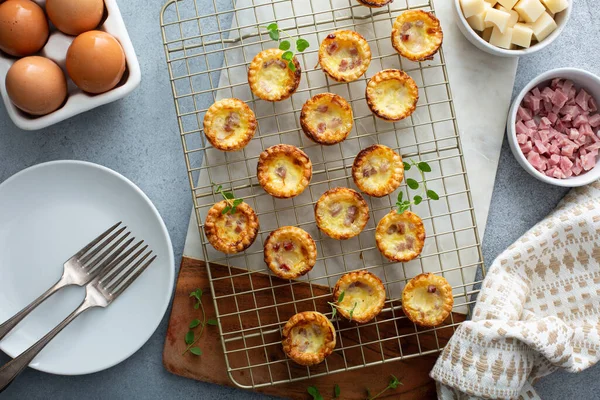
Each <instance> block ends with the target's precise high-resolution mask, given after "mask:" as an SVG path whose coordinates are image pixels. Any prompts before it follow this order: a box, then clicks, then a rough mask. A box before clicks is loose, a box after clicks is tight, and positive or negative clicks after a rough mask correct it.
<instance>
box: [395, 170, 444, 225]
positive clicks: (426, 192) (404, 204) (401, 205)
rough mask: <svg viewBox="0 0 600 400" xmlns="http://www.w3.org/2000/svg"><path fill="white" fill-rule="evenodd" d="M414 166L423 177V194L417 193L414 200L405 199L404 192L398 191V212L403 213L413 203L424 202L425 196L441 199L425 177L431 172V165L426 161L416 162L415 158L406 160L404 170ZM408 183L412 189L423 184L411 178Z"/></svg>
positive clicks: (416, 204)
mask: <svg viewBox="0 0 600 400" xmlns="http://www.w3.org/2000/svg"><path fill="white" fill-rule="evenodd" d="M412 167H417V170H418V171H419V174H421V179H422V181H423V184H422V186H423V194H422V195H417V196H414V197H413V200H412V201H410V200H404V192H402V191H401V192H400V193H398V200H397V201H396V207H398V214H402V213H403V212H404V211H406V210H408V209H409V208H410V207H411V206H412V205H415V206H418V205H419V204H421V203H422V202H423V199H424V198H428V199H430V200H439V199H440V196H439V195H438V194H437V193H436V192H435V191H433V190H431V189H428V188H427V181H426V179H425V174H426V173H428V172H431V166H430V165H429V164H427V163H426V162H425V161H420V162H416V161H414V160H410V163H407V162H404V170H405V171H408V170H410V169H411V168H412ZM406 185H407V186H408V187H409V188H410V189H412V190H418V189H419V188H420V187H421V185H419V182H417V181H416V180H415V179H412V178H409V179H407V180H406Z"/></svg>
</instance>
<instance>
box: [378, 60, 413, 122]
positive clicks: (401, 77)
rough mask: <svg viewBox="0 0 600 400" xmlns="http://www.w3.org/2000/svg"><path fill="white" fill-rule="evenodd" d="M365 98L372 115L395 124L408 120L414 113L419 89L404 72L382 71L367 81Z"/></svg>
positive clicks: (394, 70)
mask: <svg viewBox="0 0 600 400" xmlns="http://www.w3.org/2000/svg"><path fill="white" fill-rule="evenodd" d="M366 97H367V104H368V106H369V108H370V109H371V111H372V112H373V114H375V115H377V116H378V117H379V118H381V119H384V120H386V121H391V122H396V121H401V120H403V119H405V118H408V117H409V116H410V115H411V114H412V113H413V112H414V111H415V109H416V108H417V102H418V101H419V88H418V87H417V84H416V83H415V81H414V80H413V79H412V78H411V77H410V76H409V75H408V74H407V73H405V72H404V71H400V70H397V69H384V70H383V71H379V72H378V73H376V74H375V75H373V77H372V78H371V79H369V83H367V90H366Z"/></svg>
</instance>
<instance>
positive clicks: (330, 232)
mask: <svg viewBox="0 0 600 400" xmlns="http://www.w3.org/2000/svg"><path fill="white" fill-rule="evenodd" d="M315 219H316V221H317V226H318V227H319V229H321V230H322V231H323V232H324V233H325V234H326V235H327V236H329V237H332V238H334V239H338V240H346V239H350V238H352V237H354V236H356V235H358V234H359V233H361V232H362V230H363V229H365V226H366V225H367V222H368V221H369V206H368V205H367V202H366V201H365V199H363V197H362V196H361V195H360V193H358V192H357V191H355V190H352V189H348V188H344V187H338V188H333V189H330V190H328V191H326V192H325V193H323V195H322V196H321V197H320V198H319V200H318V201H317V204H316V205H315Z"/></svg>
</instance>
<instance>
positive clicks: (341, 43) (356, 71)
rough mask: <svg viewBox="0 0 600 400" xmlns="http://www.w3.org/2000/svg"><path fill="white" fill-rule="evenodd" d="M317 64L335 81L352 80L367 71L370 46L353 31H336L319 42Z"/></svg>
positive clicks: (369, 62)
mask: <svg viewBox="0 0 600 400" xmlns="http://www.w3.org/2000/svg"><path fill="white" fill-rule="evenodd" d="M319 64H320V65H321V68H323V71H325V73H327V75H329V76H330V77H331V78H333V79H335V80H336V81H339V82H352V81H355V80H357V79H358V78H360V77H361V76H362V75H363V74H364V73H365V72H367V69H368V68H369V64H371V48H370V47H369V43H367V41H366V40H365V38H363V37H362V36H361V35H360V34H358V33H356V32H354V31H348V30H344V31H336V32H333V33H330V34H329V35H327V37H326V38H325V40H323V41H322V42H321V47H319Z"/></svg>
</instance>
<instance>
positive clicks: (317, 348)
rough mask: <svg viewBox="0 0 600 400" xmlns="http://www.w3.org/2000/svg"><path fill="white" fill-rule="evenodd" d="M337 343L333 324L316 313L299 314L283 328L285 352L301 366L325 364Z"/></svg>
mask: <svg viewBox="0 0 600 400" xmlns="http://www.w3.org/2000/svg"><path fill="white" fill-rule="evenodd" d="M335 343H336V340H335V328H334V327H333V324H332V323H331V321H329V319H327V317H326V316H324V315H323V314H321V313H318V312H315V311H305V312H301V313H298V314H296V315H294V316H293V317H292V318H290V319H289V320H288V322H287V323H286V324H285V326H284V327H283V341H282V345H283V351H284V352H285V354H287V356H288V357H289V358H291V359H292V360H294V361H295V362H296V363H298V364H300V365H307V366H310V365H315V364H319V363H321V362H323V360H324V359H325V357H327V356H328V355H330V354H331V352H332V351H333V349H334V348H335Z"/></svg>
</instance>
